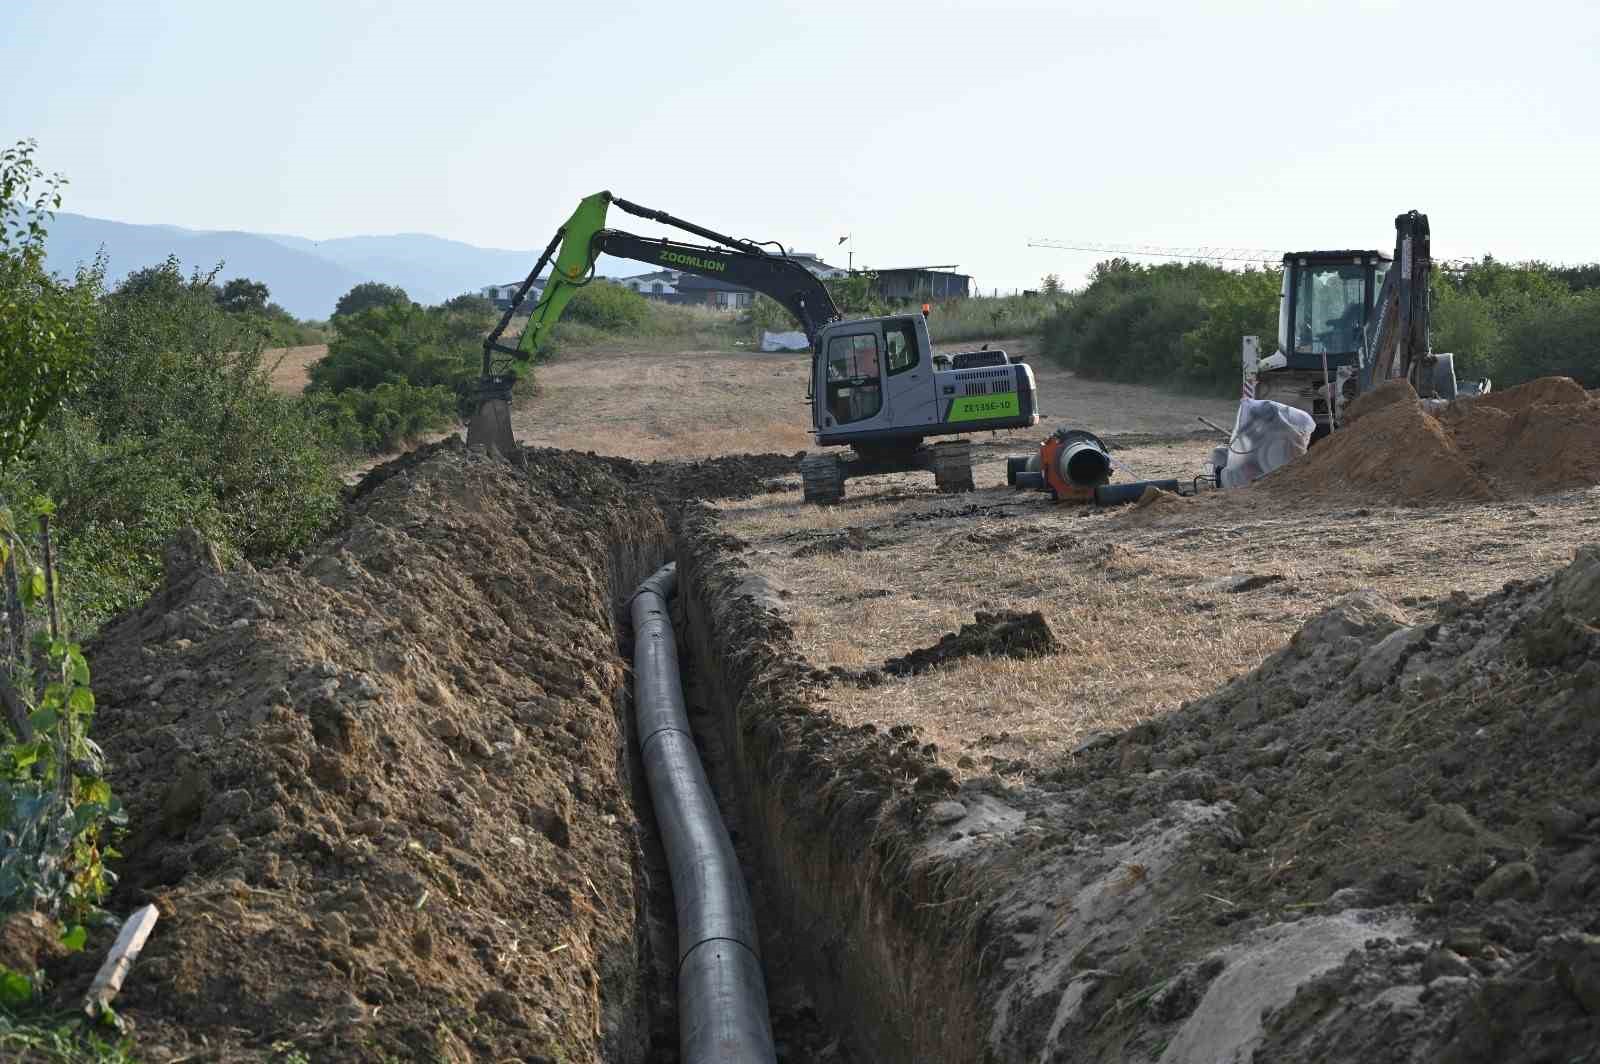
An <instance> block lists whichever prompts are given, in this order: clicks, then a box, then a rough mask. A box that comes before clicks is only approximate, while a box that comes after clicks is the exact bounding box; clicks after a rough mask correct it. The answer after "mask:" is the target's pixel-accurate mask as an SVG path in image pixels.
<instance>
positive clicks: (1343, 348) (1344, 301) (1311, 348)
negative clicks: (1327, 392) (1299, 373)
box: [1294, 264, 1369, 355]
mask: <svg viewBox="0 0 1600 1064" xmlns="http://www.w3.org/2000/svg"><path fill="white" fill-rule="evenodd" d="M1368 269H1369V267H1367V266H1358V265H1333V264H1329V265H1325V266H1322V265H1312V266H1302V267H1301V268H1300V271H1299V284H1298V289H1299V290H1298V291H1297V292H1296V293H1295V313H1294V317H1295V323H1294V349H1295V353H1296V354H1302V355H1333V354H1349V353H1351V352H1354V351H1355V350H1356V349H1357V348H1358V347H1359V346H1360V337H1361V326H1362V323H1363V321H1364V320H1365V318H1366V310H1367V294H1366V281H1367V271H1368Z"/></svg>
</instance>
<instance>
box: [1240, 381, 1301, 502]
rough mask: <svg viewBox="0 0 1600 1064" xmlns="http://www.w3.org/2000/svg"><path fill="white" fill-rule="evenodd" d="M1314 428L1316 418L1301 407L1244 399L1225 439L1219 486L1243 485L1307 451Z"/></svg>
mask: <svg viewBox="0 0 1600 1064" xmlns="http://www.w3.org/2000/svg"><path fill="white" fill-rule="evenodd" d="M1316 428H1317V422H1316V419H1315V418H1313V417H1312V416H1311V415H1310V414H1308V413H1306V412H1305V411H1304V410H1300V409H1298V408H1296V407H1292V406H1286V405H1284V404H1283V403H1274V402H1273V401H1272V400H1270V399H1245V400H1243V401H1242V402H1240V403H1239V414H1238V416H1237V417H1236V418H1234V422H1233V438H1232V439H1231V440H1229V441H1228V464H1227V465H1226V466H1225V467H1224V468H1223V470H1222V486H1223V487H1225V488H1239V487H1243V486H1244V485H1246V484H1248V483H1250V482H1251V481H1252V480H1256V479H1258V478H1260V477H1264V476H1266V475H1267V474H1268V473H1270V472H1272V471H1273V470H1274V469H1277V468H1278V467H1279V466H1281V465H1287V464H1288V463H1289V462H1292V461H1294V460H1295V459H1296V458H1298V457H1300V456H1301V455H1303V454H1305V453H1306V448H1307V447H1308V446H1310V444H1311V434H1312V433H1313V432H1315V431H1316ZM1219 450H1220V448H1219Z"/></svg>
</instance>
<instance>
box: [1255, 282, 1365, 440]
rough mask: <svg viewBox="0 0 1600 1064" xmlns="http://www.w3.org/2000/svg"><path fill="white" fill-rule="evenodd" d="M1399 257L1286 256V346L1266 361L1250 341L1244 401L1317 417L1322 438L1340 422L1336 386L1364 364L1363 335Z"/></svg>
mask: <svg viewBox="0 0 1600 1064" xmlns="http://www.w3.org/2000/svg"><path fill="white" fill-rule="evenodd" d="M1391 261H1392V260H1391V259H1390V258H1389V256H1387V255H1384V254H1382V253H1380V252H1377V251H1296V252H1291V253H1289V254H1287V255H1285V256H1284V257H1283V287H1282V290H1281V291H1280V292H1279V295H1278V349H1277V350H1276V351H1275V352H1273V353H1272V354H1271V355H1269V356H1267V357H1266V358H1262V357H1261V356H1260V348H1259V340H1257V338H1256V337H1254V336H1247V337H1245V340H1244V377H1245V385H1244V398H1246V399H1271V400H1273V401H1275V402H1279V403H1283V404H1285V405H1287V406H1293V407H1297V408H1299V409H1301V410H1304V411H1305V412H1306V413H1308V414H1310V415H1311V416H1312V417H1314V418H1316V419H1317V431H1316V433H1315V436H1317V437H1320V436H1324V435H1326V434H1327V433H1328V431H1329V429H1330V428H1331V427H1332V423H1333V410H1332V408H1331V407H1330V406H1329V403H1328V398H1329V390H1328V387H1327V386H1328V384H1329V383H1330V382H1334V381H1336V380H1337V379H1338V372H1339V370H1340V369H1342V368H1345V367H1352V366H1356V365H1358V364H1359V362H1360V358H1361V348H1362V336H1363V331H1364V329H1365V327H1366V324H1367V322H1368V321H1369V320H1371V319H1372V316H1373V315H1372V308H1373V305H1374V303H1375V302H1376V301H1377V298H1378V293H1379V291H1380V290H1381V289H1382V287H1383V281H1384V276H1385V274H1387V273H1388V270H1389V264H1390V262H1391Z"/></svg>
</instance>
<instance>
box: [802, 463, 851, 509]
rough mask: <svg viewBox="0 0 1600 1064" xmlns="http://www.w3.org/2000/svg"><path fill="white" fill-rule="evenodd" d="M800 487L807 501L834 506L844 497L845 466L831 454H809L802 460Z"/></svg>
mask: <svg viewBox="0 0 1600 1064" xmlns="http://www.w3.org/2000/svg"><path fill="white" fill-rule="evenodd" d="M800 487H801V491H802V493H803V494H804V496H805V500H806V502H809V503H815V504H817V505H818V506H832V505H833V504H834V503H836V502H838V501H839V500H840V499H843V498H844V466H842V465H840V464H839V459H838V458H836V457H834V456H833V455H831V454H813V455H807V456H806V457H805V458H804V459H802V460H801V462H800Z"/></svg>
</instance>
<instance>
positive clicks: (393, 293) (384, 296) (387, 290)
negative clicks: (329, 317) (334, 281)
mask: <svg viewBox="0 0 1600 1064" xmlns="http://www.w3.org/2000/svg"><path fill="white" fill-rule="evenodd" d="M410 305H411V297H410V296H408V295H406V290H405V289H404V288H401V287H399V286H398V285H392V284H382V283H380V282H378V281H363V282H362V283H361V284H358V285H356V286H355V287H354V288H352V289H350V291H348V292H346V293H345V294H344V295H342V296H340V297H339V302H338V303H336V304H335V305H334V308H333V316H334V317H335V318H344V317H348V316H349V315H351V314H360V313H361V312H362V311H364V310H374V309H376V308H378V307H405V306H410Z"/></svg>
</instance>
